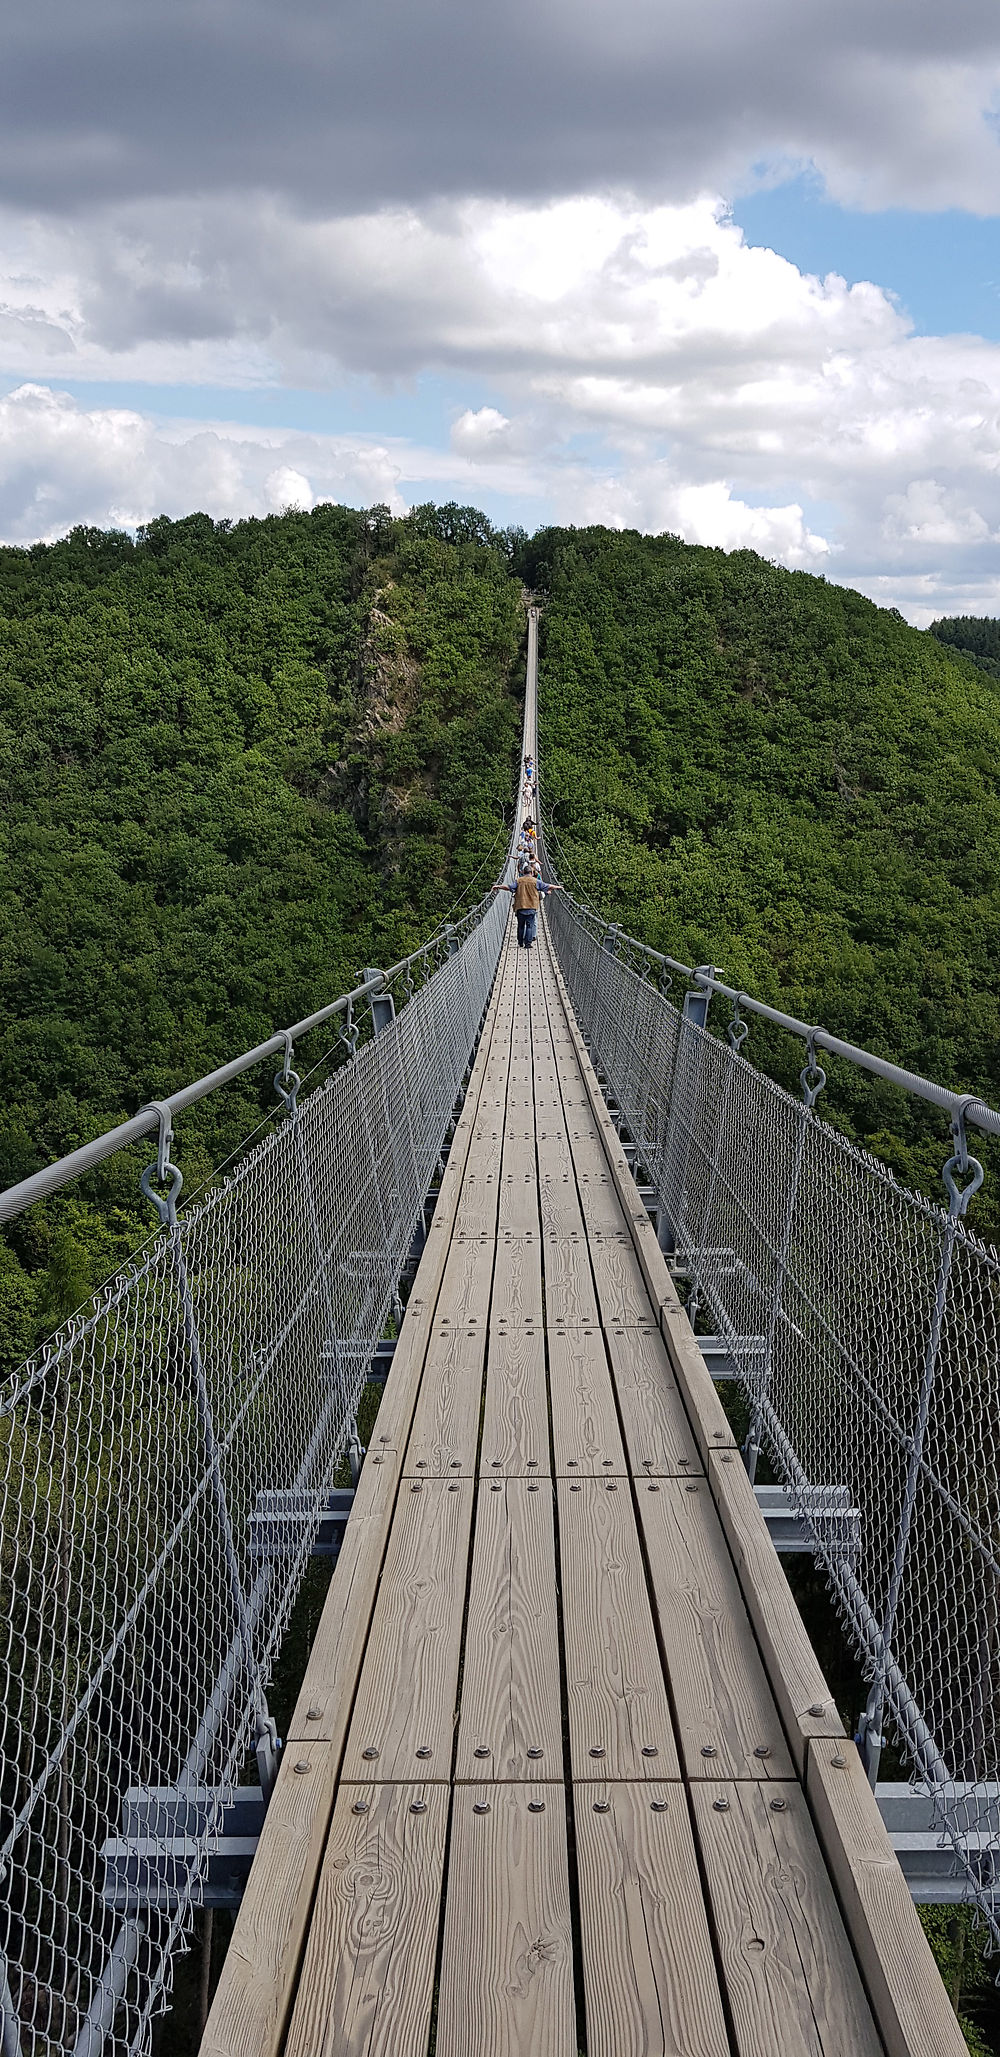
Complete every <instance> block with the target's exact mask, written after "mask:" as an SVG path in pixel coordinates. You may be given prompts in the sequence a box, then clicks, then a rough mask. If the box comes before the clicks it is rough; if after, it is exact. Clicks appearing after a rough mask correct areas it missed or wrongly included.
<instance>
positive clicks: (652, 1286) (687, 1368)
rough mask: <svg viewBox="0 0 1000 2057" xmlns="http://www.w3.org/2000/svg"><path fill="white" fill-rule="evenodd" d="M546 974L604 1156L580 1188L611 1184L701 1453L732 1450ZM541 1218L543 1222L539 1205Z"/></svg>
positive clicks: (582, 1056)
mask: <svg viewBox="0 0 1000 2057" xmlns="http://www.w3.org/2000/svg"><path fill="white" fill-rule="evenodd" d="M551 977H552V980H553V983H554V986H555V988H556V990H557V991H558V994H559V1002H560V1007H561V1009H562V1013H563V1018H564V1020H565V1022H566V1029H567V1034H568V1036H569V1038H570V1040H571V1042H572V1047H573V1052H574V1056H575V1061H576V1065H577V1070H578V1074H579V1077H580V1079H581V1081H582V1083H583V1088H584V1091H585V1092H586V1095H587V1098H588V1101H589V1103H590V1109H591V1119H592V1122H593V1124H594V1129H595V1131H596V1133H597V1134H598V1136H599V1138H600V1141H601V1148H602V1152H603V1155H604V1171H603V1173H601V1171H600V1168H599V1165H598V1162H597V1160H596V1159H594V1160H593V1164H594V1169H593V1171H592V1172H590V1173H586V1174H581V1187H583V1185H584V1184H586V1185H588V1187H589V1188H591V1189H593V1188H594V1187H596V1186H600V1185H604V1186H608V1185H610V1186H612V1187H613V1189H614V1192H615V1195H616V1197H617V1201H618V1204H619V1206H620V1208H621V1212H622V1214H623V1216H624V1221H625V1225H626V1226H627V1228H628V1231H629V1234H630V1236H631V1238H632V1244H633V1248H634V1249H635V1253H636V1256H637V1258H638V1260H639V1266H640V1269H641V1271H642V1275H643V1278H644V1280H645V1284H646V1289H647V1292H648V1294H649V1299H650V1302H651V1304H652V1306H653V1307H654V1308H656V1309H658V1310H659V1321H660V1328H661V1332H662V1334H663V1339H664V1342H665V1343H666V1346H667V1350H668V1353H669V1356H670V1360H671V1365H672V1368H673V1370H674V1374H675V1376H676V1378H677V1383H678V1386H679V1389H680V1393H681V1397H682V1399H683V1402H684V1406H685V1410H686V1412H687V1414H688V1417H689V1419H690V1422H691V1426H692V1428H693V1430H694V1433H695V1437H696V1440H697V1442H698V1447H699V1450H700V1452H701V1454H702V1458H703V1459H704V1457H705V1455H706V1453H707V1451H708V1450H710V1449H735V1447H736V1443H735V1438H734V1436H733V1431H732V1429H731V1427H730V1425H729V1422H728V1420H727V1417H726V1413H725V1410H724V1408H723V1406H722V1402H721V1400H720V1399H719V1396H718V1393H717V1392H716V1390H715V1386H714V1384H713V1381H712V1378H711V1376H710V1374H709V1372H708V1371H707V1369H706V1367H705V1360H704V1358H703V1357H702V1354H701V1351H700V1350H699V1348H698V1344H697V1341H696V1339H695V1336H694V1333H693V1331H692V1329H691V1325H690V1322H689V1321H688V1319H687V1316H686V1314H685V1313H684V1310H683V1308H682V1306H681V1303H680V1300H679V1299H678V1296H677V1289H676V1287H675V1285H674V1282H673V1279H672V1278H671V1276H670V1271H669V1269H668V1266H667V1262H666V1259H665V1257H664V1255H663V1252H662V1250H661V1249H660V1246H659V1243H658V1241H657V1237H656V1230H655V1229H654V1227H653V1224H652V1222H651V1221H650V1219H649V1216H648V1214H647V1213H646V1209H645V1207H644V1206H643V1204H642V1201H641V1200H640V1198H639V1193H638V1190H637V1187H636V1184H635V1180H634V1179H633V1177H632V1174H631V1172H630V1170H629V1168H628V1165H627V1163H626V1161H625V1158H624V1156H623V1155H622V1150H621V1143H620V1140H619V1137H618V1136H617V1134H616V1132H615V1128H614V1124H613V1122H612V1120H611V1116H610V1114H609V1113H608V1109H607V1106H606V1105H605V1101H604V1097H603V1094H602V1092H601V1089H600V1086H599V1085H598V1083H597V1075H596V1073H595V1071H594V1067H593V1065H592V1063H591V1061H590V1057H589V1055H588V1053H587V1050H586V1047H585V1045H584V1042H583V1038H582V1036H581V1034H580V1031H579V1028H578V1027H577V1024H576V1020H575V1017H574V1015H573V1012H572V1009H571V1008H570V1006H569V1001H568V997H567V995H566V990H565V985H564V983H563V978H562V974H561V972H560V971H559V968H558V965H556V964H555V962H554V960H553V961H552V964H551ZM577 1126H578V1127H579V1126H580V1124H579V1123H578V1124H577ZM599 1205H600V1202H599V1201H598V1202H596V1206H597V1207H599ZM588 1219H589V1220H590V1221H592V1223H593V1225H594V1227H595V1228H599V1222H598V1217H597V1213H596V1212H595V1210H594V1208H593V1207H592V1209H591V1213H590V1215H589V1217H588ZM542 1221H543V1225H544V1222H545V1210H544V1205H543V1209H542ZM620 1226H621V1224H620V1223H619V1227H620Z"/></svg>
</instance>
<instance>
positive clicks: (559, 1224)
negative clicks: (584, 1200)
mask: <svg viewBox="0 0 1000 2057" xmlns="http://www.w3.org/2000/svg"><path fill="white" fill-rule="evenodd" d="M538 1210H539V1216H540V1219H541V1224H542V1232H543V1234H545V1235H549V1234H551V1235H556V1236H572V1235H580V1234H581V1233H582V1231H583V1215H582V1213H581V1212H580V1202H579V1199H578V1197H577V1191H576V1179H575V1178H574V1176H573V1160H572V1158H571V1157H570V1154H569V1151H568V1150H567V1152H566V1156H565V1159H564V1160H557V1161H555V1162H554V1161H553V1160H552V1158H551V1157H550V1158H547V1159H546V1164H545V1169H544V1170H543V1171H542V1173H541V1176H540V1178H539V1185H538Z"/></svg>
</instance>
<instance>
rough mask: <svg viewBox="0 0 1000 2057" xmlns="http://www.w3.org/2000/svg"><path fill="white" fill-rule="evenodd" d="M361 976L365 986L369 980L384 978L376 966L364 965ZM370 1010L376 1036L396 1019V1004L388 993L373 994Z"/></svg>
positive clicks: (383, 974)
mask: <svg viewBox="0 0 1000 2057" xmlns="http://www.w3.org/2000/svg"><path fill="white" fill-rule="evenodd" d="M361 976H362V978H363V979H364V981H365V984H366V985H367V983H368V980H369V979H380V978H384V977H385V973H384V972H383V971H381V970H380V969H379V966H378V965H377V964H366V966H365V968H364V971H363V972H362V974H361ZM371 1010H372V1026H373V1029H374V1032H375V1034H376V1035H380V1034H381V1031H382V1030H383V1029H385V1028H388V1027H389V1025H390V1023H391V1022H394V1021H395V1019H396V1003H395V1001H394V999H393V997H392V994H391V993H389V992H383V993H373V994H372V998H371Z"/></svg>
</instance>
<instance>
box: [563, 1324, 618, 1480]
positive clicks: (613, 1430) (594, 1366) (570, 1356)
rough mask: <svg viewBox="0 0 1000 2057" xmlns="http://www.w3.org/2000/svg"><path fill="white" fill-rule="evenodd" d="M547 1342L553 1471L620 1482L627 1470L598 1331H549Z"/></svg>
mask: <svg viewBox="0 0 1000 2057" xmlns="http://www.w3.org/2000/svg"><path fill="white" fill-rule="evenodd" d="M548 1343H549V1384H550V1389H551V1394H552V1442H553V1447H554V1450H555V1464H556V1471H557V1472H560V1473H563V1472H564V1473H566V1474H567V1476H568V1477H570V1478H607V1477H609V1476H610V1477H622V1478H624V1477H625V1475H626V1472H627V1469H628V1467H627V1465H626V1462H625V1451H624V1447H623V1445H622V1439H621V1433H620V1431H619V1427H618V1416H617V1413H616V1412H615V1400H614V1392H613V1390H612V1385H611V1374H610V1372H609V1370H608V1360H607V1356H606V1353H605V1349H604V1338H603V1336H602V1334H601V1332H600V1330H599V1329H596V1328H595V1329H579V1328H578V1329H567V1330H566V1331H565V1332H564V1333H563V1332H558V1331H553V1332H552V1333H551V1334H550V1335H549V1338H548Z"/></svg>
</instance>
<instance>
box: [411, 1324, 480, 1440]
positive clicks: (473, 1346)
mask: <svg viewBox="0 0 1000 2057" xmlns="http://www.w3.org/2000/svg"><path fill="white" fill-rule="evenodd" d="M485 1361H486V1325H485V1323H483V1324H482V1325H481V1326H480V1327H478V1328H467V1329H459V1328H452V1327H451V1326H450V1324H449V1326H448V1327H447V1328H445V1327H443V1326H442V1325H440V1324H435V1327H434V1332H433V1334H432V1336H431V1340H430V1344H429V1347H428V1351H427V1359H426V1362H425V1365H424V1372H423V1377H422V1379H421V1381H420V1393H419V1396H418V1399H417V1409H416V1413H415V1415H414V1417H413V1428H412V1430H411V1432H410V1440H409V1443H408V1445H407V1450H406V1460H405V1463H404V1465H403V1475H404V1477H406V1478H421V1477H422V1478H451V1477H454V1476H456V1475H458V1474H460V1473H468V1474H470V1475H471V1473H472V1472H473V1471H474V1470H475V1465H476V1445H477V1442H478V1440H479V1416H480V1413H481V1411H482V1399H483V1367H484V1364H485Z"/></svg>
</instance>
